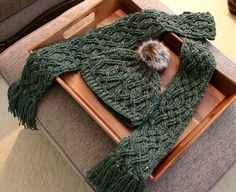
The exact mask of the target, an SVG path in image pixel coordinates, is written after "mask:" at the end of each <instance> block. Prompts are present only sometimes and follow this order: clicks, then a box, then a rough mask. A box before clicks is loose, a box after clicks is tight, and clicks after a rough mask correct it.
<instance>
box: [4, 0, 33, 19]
mask: <svg viewBox="0 0 236 192" xmlns="http://www.w3.org/2000/svg"><path fill="white" fill-rule="evenodd" d="M34 1H35V0H1V1H0V7H1V9H0V22H1V21H3V20H4V19H6V18H7V17H9V16H11V15H13V14H14V13H16V12H18V11H20V10H21V9H23V8H25V7H27V6H28V5H30V4H31V3H33V2H34Z"/></svg>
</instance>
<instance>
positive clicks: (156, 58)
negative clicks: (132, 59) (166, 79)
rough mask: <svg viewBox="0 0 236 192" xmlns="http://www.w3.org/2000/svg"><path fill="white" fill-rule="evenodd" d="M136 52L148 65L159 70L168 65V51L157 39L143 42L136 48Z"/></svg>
mask: <svg viewBox="0 0 236 192" xmlns="http://www.w3.org/2000/svg"><path fill="white" fill-rule="evenodd" d="M138 54H139V55H140V57H141V59H142V60H143V61H145V62H146V63H147V65H148V66H149V67H152V68H154V69H156V70H157V71H161V70H163V69H164V68H166V67H167V66H168V61H169V57H170V53H169V51H168V49H167V48H166V46H165V45H164V44H163V43H161V42H159V41H158V40H149V41H146V42H144V43H143V44H142V45H141V46H140V47H139V48H138Z"/></svg>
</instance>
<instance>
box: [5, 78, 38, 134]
mask: <svg viewBox="0 0 236 192" xmlns="http://www.w3.org/2000/svg"><path fill="white" fill-rule="evenodd" d="M23 95H24V96H23ZM32 99H33V98H31V97H29V96H25V94H24V93H23V90H22V89H21V88H20V85H19V82H16V83H14V84H12V85H11V86H10V88H9V89H8V102H9V107H8V111H9V112H11V113H12V114H13V116H14V117H17V118H18V120H19V121H20V124H22V125H23V126H24V127H26V128H29V129H32V130H37V127H36V119H35V116H36V110H37V106H38V105H37V102H36V100H35V101H32Z"/></svg>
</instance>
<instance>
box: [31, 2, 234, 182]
mask: <svg viewBox="0 0 236 192" xmlns="http://www.w3.org/2000/svg"><path fill="white" fill-rule="evenodd" d="M142 8H143V7H142V6H139V5H137V4H136V3H134V2H133V1H132V0H123V1H119V0H87V1H84V2H83V3H81V4H79V5H77V6H75V7H73V8H72V9H74V10H75V11H73V13H74V15H71V14H70V15H69V14H68V13H67V12H65V13H64V14H63V16H64V17H65V18H66V19H68V23H67V24H66V25H64V26H63V27H62V28H61V29H60V30H59V31H55V33H54V34H53V35H52V36H50V37H48V39H46V40H45V41H43V42H41V43H40V44H39V45H37V46H36V47H33V48H32V49H31V50H29V51H32V50H35V49H38V48H40V47H44V46H47V45H49V44H51V43H55V42H57V41H59V40H62V39H69V38H72V37H74V36H77V35H80V34H83V33H85V32H87V31H89V30H91V29H94V28H98V27H102V26H104V25H107V24H110V23H112V22H114V21H115V20H117V19H119V18H121V17H123V16H125V15H127V14H129V13H133V12H136V11H139V10H141V9H142ZM70 13H71V12H70ZM161 40H162V41H163V42H164V43H165V44H166V45H167V46H168V48H169V50H170V52H171V57H170V61H169V67H168V68H167V69H166V70H165V71H164V72H162V73H161V74H160V75H161V79H162V81H163V82H164V84H165V85H166V84H167V83H168V82H169V81H170V80H171V78H172V77H173V76H174V74H175V73H176V72H177V70H178V65H179V57H178V56H179V54H180V48H181V46H182V40H181V39H180V38H179V37H177V36H176V35H174V34H173V33H165V34H164V35H162V37H161ZM56 80H57V82H58V83H59V84H60V85H61V86H62V87H63V88H64V89H65V90H66V91H67V92H68V93H69V94H70V95H71V96H72V97H73V98H74V99H75V100H76V101H77V102H78V103H79V104H80V105H81V106H82V107H83V108H84V109H85V110H86V111H87V112H88V113H89V114H90V115H91V116H92V117H93V118H94V119H95V120H96V122H97V123H98V124H99V125H100V126H101V127H102V128H103V129H104V131H106V133H107V134H108V135H109V136H110V137H111V138H112V139H113V140H114V141H115V142H117V143H118V142H120V141H121V139H122V138H124V137H125V136H127V135H129V134H130V133H131V132H132V130H130V129H129V128H127V127H125V126H124V125H123V124H122V123H121V122H119V121H118V120H117V119H116V118H115V117H114V116H113V115H112V114H111V113H110V112H109V111H108V110H107V109H106V108H105V107H104V106H103V105H102V104H101V103H100V102H99V101H98V100H97V98H96V97H95V95H94V93H93V92H92V91H91V90H90V88H89V87H88V86H87V84H86V82H85V81H84V80H83V79H82V78H81V76H80V73H79V72H70V73H68V74H65V75H63V76H61V77H58V78H57V79H56ZM235 99H236V83H235V82H233V81H232V80H231V79H229V78H228V77H227V76H226V75H224V74H223V73H222V72H220V71H219V70H216V71H215V73H214V75H213V77H212V79H211V82H210V85H209V87H208V89H207V92H206V94H205V96H204V98H203V99H202V101H201V103H200V106H199V107H198V110H197V113H196V114H195V116H194V117H193V119H192V120H191V122H190V123H189V125H188V126H187V127H186V129H185V131H184V132H183V134H182V135H181V137H180V138H179V139H178V141H177V143H176V145H175V148H174V149H173V150H172V151H171V152H170V153H169V154H168V156H167V157H166V158H165V159H164V160H163V161H162V162H161V163H160V164H159V165H158V166H157V167H156V168H155V170H154V171H153V173H152V176H151V179H152V181H157V180H158V179H159V178H160V176H161V175H162V174H163V173H165V172H166V171H167V169H169V168H170V166H171V165H172V164H173V163H174V162H175V161H176V160H177V158H179V157H180V156H181V155H182V154H183V153H184V152H185V151H186V150H187V149H188V148H189V147H190V146H191V145H192V144H193V142H194V141H196V140H197V139H198V138H199V137H200V136H201V135H202V134H203V132H204V131H206V130H207V128H209V126H210V125H211V124H212V123H213V122H214V121H215V120H216V119H217V118H218V117H219V116H220V115H221V114H222V113H223V111H224V110H225V109H226V108H227V107H228V106H229V105H230V104H231V103H232V102H233V101H234V100H235Z"/></svg>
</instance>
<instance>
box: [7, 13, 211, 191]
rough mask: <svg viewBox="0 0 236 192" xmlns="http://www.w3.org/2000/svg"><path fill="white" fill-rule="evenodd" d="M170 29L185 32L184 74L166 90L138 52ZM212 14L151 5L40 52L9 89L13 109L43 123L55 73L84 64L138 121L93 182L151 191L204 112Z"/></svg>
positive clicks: (114, 106)
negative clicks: (40, 113) (149, 185)
mask: <svg viewBox="0 0 236 192" xmlns="http://www.w3.org/2000/svg"><path fill="white" fill-rule="evenodd" d="M164 32H174V33H176V34H178V35H179V36H181V37H184V38H185V39H184V42H183V45H182V49H181V54H180V67H179V70H178V72H177V74H176V75H175V76H174V78H173V79H172V81H171V82H170V83H169V84H168V86H167V88H166V90H165V91H164V92H163V93H160V85H161V80H160V77H159V75H158V73H156V72H155V71H153V69H151V68H148V67H147V66H146V65H145V63H144V62H143V61H142V60H141V58H139V56H138V55H137V54H136V53H135V52H133V51H132V49H133V48H136V47H138V46H139V45H140V44H141V43H142V42H143V41H147V40H149V39H155V38H157V37H159V36H160V35H161V34H162V33H164ZM214 37H215V23H214V19H213V17H212V16H211V15H210V14H209V13H183V14H181V15H179V16H177V15H168V14H166V13H163V12H159V11H157V10H144V11H141V12H138V13H135V14H132V15H129V16H126V17H124V18H122V19H120V20H118V21H116V22H115V23H113V24H111V25H108V26H105V27H102V28H99V29H95V30H93V31H90V32H88V33H86V34H84V35H82V36H79V37H76V38H74V39H71V40H68V41H62V42H59V43H56V44H54V45H51V46H49V47H46V48H42V49H39V50H37V51H35V52H34V53H33V54H32V55H30V57H29V58H28V60H27V63H26V65H25V67H24V70H23V73H22V77H21V80H20V81H18V82H16V83H14V84H13V85H12V86H11V87H10V88H9V91H8V98H9V110H10V111H11V112H12V113H13V114H14V115H15V116H17V117H18V118H19V119H20V120H21V122H22V124H23V125H25V126H26V127H28V128H32V129H36V128H37V127H36V121H35V117H36V111H37V106H38V104H39V102H40V100H41V98H42V96H43V93H44V92H45V91H46V89H47V87H48V86H49V85H50V84H51V83H52V81H53V80H54V79H55V77H57V76H59V75H61V74H63V73H65V72H69V71H75V70H80V71H81V74H82V77H83V78H84V79H85V81H86V82H87V84H88V85H89V86H90V87H91V89H92V90H93V91H94V93H95V94H96V95H97V96H98V98H99V99H100V100H101V101H102V102H103V103H104V104H106V106H107V107H108V108H109V109H111V110H113V112H114V111H115V112H116V113H117V114H118V115H119V116H120V117H121V118H124V119H125V120H127V121H129V122H130V123H131V124H132V125H134V126H135V128H136V129H135V131H133V132H132V134H131V135H130V136H128V137H126V138H124V139H123V140H122V141H121V142H120V143H119V144H118V146H117V149H116V150H114V152H113V153H112V154H111V155H110V156H108V157H107V158H106V159H104V160H103V161H102V162H100V163H99V164H98V165H96V166H95V167H94V168H93V169H92V170H91V171H90V172H89V173H88V176H87V181H88V182H89V183H90V184H91V185H92V186H93V187H94V188H95V189H96V190H97V191H99V192H143V190H144V183H145V180H146V179H147V178H148V177H149V176H150V174H151V173H152V171H153V169H154V168H155V167H156V165H158V163H159V162H160V161H161V160H162V159H163V158H164V157H165V156H166V155H167V153H168V152H169V151H170V150H171V149H172V148H173V146H174V145H175V143H176V141H177V139H178V137H179V136H180V134H181V133H182V131H183V130H184V128H185V127H186V125H187V124H188V123H189V121H190V120H191V118H192V116H193V115H194V113H195V112H196V109H197V106H198V105H199V103H200V100H201V98H202V97H203V95H204V93H205V90H206V88H207V85H208V82H209V80H210V79H211V76H212V74H213V72H214V69H215V61H214V58H213V56H212V54H211V53H210V51H209V50H208V48H207V47H206V44H205V42H206V39H214Z"/></svg>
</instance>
